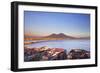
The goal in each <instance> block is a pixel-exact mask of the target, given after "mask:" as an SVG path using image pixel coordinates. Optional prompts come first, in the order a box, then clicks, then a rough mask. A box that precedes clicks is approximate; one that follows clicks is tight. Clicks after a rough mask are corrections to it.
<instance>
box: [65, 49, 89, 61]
mask: <svg viewBox="0 0 100 73" xmlns="http://www.w3.org/2000/svg"><path fill="white" fill-rule="evenodd" d="M67 58H68V59H87V58H90V52H89V51H86V50H82V49H72V50H71V51H70V52H69V53H68V55H67Z"/></svg>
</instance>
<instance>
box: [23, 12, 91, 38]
mask: <svg viewBox="0 0 100 73" xmlns="http://www.w3.org/2000/svg"><path fill="white" fill-rule="evenodd" d="M24 27H25V29H24V30H25V34H31V35H33V36H46V35H50V34H52V33H56V34H59V33H64V34H66V35H71V36H80V37H84V36H89V35H90V15H89V14H79V13H59V12H38V11H24Z"/></svg>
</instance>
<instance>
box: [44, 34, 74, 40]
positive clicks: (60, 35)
mask: <svg viewBox="0 0 100 73" xmlns="http://www.w3.org/2000/svg"><path fill="white" fill-rule="evenodd" d="M44 38H64V39H75V37H72V36H69V35H65V34H64V33H59V34H54V33H53V34H51V35H49V36H46V37H44Z"/></svg>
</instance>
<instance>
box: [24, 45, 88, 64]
mask: <svg viewBox="0 0 100 73" xmlns="http://www.w3.org/2000/svg"><path fill="white" fill-rule="evenodd" d="M88 58H90V52H89V51H86V50H82V49H72V50H70V51H69V52H67V50H65V49H63V48H48V47H46V46H44V47H40V48H27V47H25V49H24V61H25V62H29V61H48V60H66V59H88Z"/></svg>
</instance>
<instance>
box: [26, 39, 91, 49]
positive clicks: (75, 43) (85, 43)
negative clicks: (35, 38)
mask: <svg viewBox="0 0 100 73" xmlns="http://www.w3.org/2000/svg"><path fill="white" fill-rule="evenodd" d="M26 46H27V47H30V48H33V47H36V48H39V47H43V46H48V47H49V48H63V49H66V50H67V51H70V50H71V49H84V50H87V51H90V40H55V41H45V42H38V43H33V44H29V45H26Z"/></svg>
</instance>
